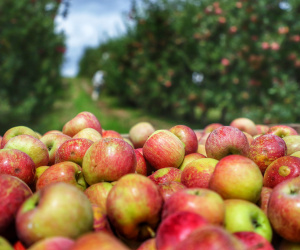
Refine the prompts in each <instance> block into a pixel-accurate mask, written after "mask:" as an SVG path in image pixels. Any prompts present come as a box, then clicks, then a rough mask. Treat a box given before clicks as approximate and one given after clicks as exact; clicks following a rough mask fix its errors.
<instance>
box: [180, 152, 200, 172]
mask: <svg viewBox="0 0 300 250" xmlns="http://www.w3.org/2000/svg"><path fill="white" fill-rule="evenodd" d="M201 158H206V156H205V155H203V154H200V153H192V154H189V155H186V156H185V157H184V159H183V162H182V163H181V165H180V166H179V169H180V170H184V168H185V167H186V166H187V165H188V164H189V163H190V162H192V161H194V160H197V159H201Z"/></svg>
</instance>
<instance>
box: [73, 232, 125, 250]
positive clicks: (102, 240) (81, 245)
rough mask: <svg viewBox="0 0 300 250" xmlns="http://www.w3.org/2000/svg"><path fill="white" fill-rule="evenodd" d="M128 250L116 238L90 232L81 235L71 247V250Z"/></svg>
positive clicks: (104, 233)
mask: <svg viewBox="0 0 300 250" xmlns="http://www.w3.org/2000/svg"><path fill="white" fill-rule="evenodd" d="M83 249H88V250H99V249H103V250H106V249H107V250H109V249H111V250H112V249H115V250H130V248H129V247H127V246H126V245H125V244H124V243H123V242H122V241H121V240H119V239H118V238H117V237H115V236H113V235H111V234H110V233H106V232H102V231H100V232H92V233H87V234H85V235H82V236H81V237H80V238H79V239H77V240H76V241H75V243H74V245H73V246H72V250H83Z"/></svg>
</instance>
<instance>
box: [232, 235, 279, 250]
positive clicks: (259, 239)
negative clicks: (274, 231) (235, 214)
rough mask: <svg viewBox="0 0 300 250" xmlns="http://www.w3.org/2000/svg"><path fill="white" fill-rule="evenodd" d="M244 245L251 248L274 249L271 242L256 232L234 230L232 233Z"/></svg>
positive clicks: (253, 249) (259, 249)
mask: <svg viewBox="0 0 300 250" xmlns="http://www.w3.org/2000/svg"><path fill="white" fill-rule="evenodd" d="M233 235H234V236H235V237H237V238H238V239H239V240H240V241H241V242H242V243H244V245H245V246H246V249H251V250H255V249H257V250H274V247H273V246H272V244H271V243H270V242H269V241H268V240H267V239H266V238H265V237H263V236H261V235H260V234H258V233H256V232H248V231H244V232H236V233H233Z"/></svg>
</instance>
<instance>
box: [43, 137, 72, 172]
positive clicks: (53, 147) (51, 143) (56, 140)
mask: <svg viewBox="0 0 300 250" xmlns="http://www.w3.org/2000/svg"><path fill="white" fill-rule="evenodd" d="M70 139H71V137H70V136H68V135H65V134H63V133H47V134H45V135H43V136H42V138H41V139H40V140H41V142H43V143H44V144H45V145H46V147H47V149H48V153H49V162H48V165H49V166H51V165H53V164H54V163H55V154H56V152H57V149H58V148H59V147H60V145H61V144H63V143H64V142H65V141H67V140H70Z"/></svg>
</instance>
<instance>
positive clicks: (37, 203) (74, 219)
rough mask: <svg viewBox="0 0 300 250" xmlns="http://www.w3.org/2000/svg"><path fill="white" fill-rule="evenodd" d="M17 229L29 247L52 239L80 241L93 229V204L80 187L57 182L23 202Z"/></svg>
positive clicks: (18, 215) (18, 214)
mask: <svg viewBox="0 0 300 250" xmlns="http://www.w3.org/2000/svg"><path fill="white" fill-rule="evenodd" d="M16 228H17V234H18V237H19V239H20V240H21V241H22V242H23V243H24V244H25V245H26V246H30V245H32V244H33V243H35V242H37V241H39V240H41V239H44V238H47V237H51V236H62V237H67V238H71V239H76V238H78V237H80V236H81V235H83V234H85V233H87V232H90V231H92V229H93V209H92V205H91V203H90V201H89V199H88V198H87V197H86V195H85V194H84V193H83V192H82V191H81V190H80V189H78V188H77V187H75V186H73V185H71V184H68V183H64V182H59V183H53V184H51V185H48V186H46V187H45V188H43V189H41V190H39V191H37V192H35V193H34V194H33V195H32V196H30V197H29V198H27V199H26V200H25V201H24V202H23V204H22V205H21V207H20V208H19V210H18V212H17V217H16Z"/></svg>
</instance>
